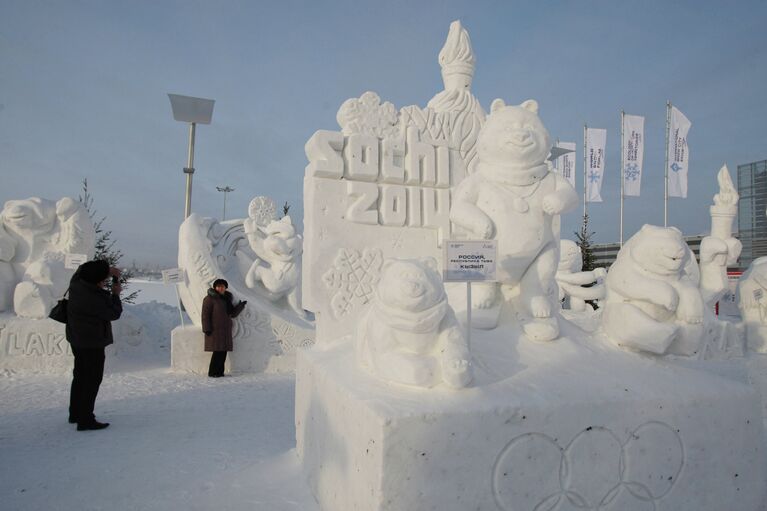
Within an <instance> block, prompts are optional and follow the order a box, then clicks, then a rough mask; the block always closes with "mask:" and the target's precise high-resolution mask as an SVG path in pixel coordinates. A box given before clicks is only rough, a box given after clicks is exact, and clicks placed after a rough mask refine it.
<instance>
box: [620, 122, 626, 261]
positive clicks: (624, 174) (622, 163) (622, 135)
mask: <svg viewBox="0 0 767 511" xmlns="http://www.w3.org/2000/svg"><path fill="white" fill-rule="evenodd" d="M625 117H626V112H624V111H623V110H621V237H620V240H621V241H620V243H621V244H620V246H621V247H623V183H624V181H625V180H626V161H625V159H626V155H625V150H624V147H626V146H625V145H624V144H625V143H626V141H625V140H624V137H625V136H626V134H625V129H624V126H625V124H624V118H625Z"/></svg>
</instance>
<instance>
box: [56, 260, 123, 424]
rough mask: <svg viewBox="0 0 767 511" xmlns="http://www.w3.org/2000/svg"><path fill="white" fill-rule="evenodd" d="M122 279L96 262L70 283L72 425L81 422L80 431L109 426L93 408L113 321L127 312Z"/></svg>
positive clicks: (85, 265)
mask: <svg viewBox="0 0 767 511" xmlns="http://www.w3.org/2000/svg"><path fill="white" fill-rule="evenodd" d="M110 275H111V276H112V288H111V291H107V290H105V289H104V286H105V285H106V282H107V279H108V278H109V276H110ZM119 277H120V270H118V269H117V268H110V267H109V263H107V262H106V261H99V260H96V261H88V262H86V263H83V264H81V265H80V267H79V268H77V271H75V274H74V275H73V276H72V280H71V281H70V282H69V303H68V304H67V327H66V336H67V341H69V344H71V346H72V353H73V354H74V356H75V367H74V370H73V371H72V388H71V391H70V395H69V422H70V423H75V422H76V423H77V431H87V430H94V429H104V428H106V427H107V426H109V423H108V422H98V421H97V420H96V417H95V416H94V415H93V407H94V404H95V402H96V395H97V394H98V392H99V386H100V385H101V380H102V379H103V377H104V348H105V347H107V346H108V345H110V344H112V342H113V338H112V324H111V322H112V321H114V320H116V319H119V318H120V314H122V310H123V309H122V303H121V302H120V292H121V291H122V289H121V287H120V282H119Z"/></svg>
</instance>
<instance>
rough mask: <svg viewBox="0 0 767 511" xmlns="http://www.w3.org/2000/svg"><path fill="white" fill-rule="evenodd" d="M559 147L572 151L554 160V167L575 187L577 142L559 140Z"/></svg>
mask: <svg viewBox="0 0 767 511" xmlns="http://www.w3.org/2000/svg"><path fill="white" fill-rule="evenodd" d="M557 147H561V148H562V149H566V150H568V151H570V152H569V153H567V154H563V155H562V156H560V157H559V158H557V159H556V160H554V168H555V169H557V174H559V175H560V176H562V177H563V178H565V179H567V182H568V183H570V184H571V185H572V186H573V188H575V142H558V143H557Z"/></svg>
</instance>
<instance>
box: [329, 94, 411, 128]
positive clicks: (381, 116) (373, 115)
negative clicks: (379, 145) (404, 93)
mask: <svg viewBox="0 0 767 511" xmlns="http://www.w3.org/2000/svg"><path fill="white" fill-rule="evenodd" d="M336 120H337V121H338V125H339V126H341V131H343V133H344V135H352V134H354V133H364V134H366V135H374V136H376V137H379V138H386V137H394V136H396V135H398V134H399V127H398V126H397V120H398V113H397V109H396V108H394V105H392V104H391V103H389V102H388V101H386V102H385V103H384V104H381V98H380V97H379V96H378V94H376V93H375V92H370V91H368V92H366V93H364V94H363V95H362V96H360V97H359V98H351V99H347V100H346V101H344V103H343V105H341V108H339V109H338V113H337V114H336Z"/></svg>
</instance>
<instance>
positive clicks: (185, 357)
mask: <svg viewBox="0 0 767 511" xmlns="http://www.w3.org/2000/svg"><path fill="white" fill-rule="evenodd" d="M209 365H210V353H206V352H205V336H204V335H203V333H202V331H201V330H200V329H199V328H197V327H195V326H193V325H190V326H183V327H182V326H177V327H176V328H174V329H173V330H171V332H170V366H171V367H172V368H173V369H174V370H176V371H182V372H189V373H197V374H208V366H209ZM231 366H232V357H227V358H226V364H225V370H226V371H227V372H228V371H231Z"/></svg>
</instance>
